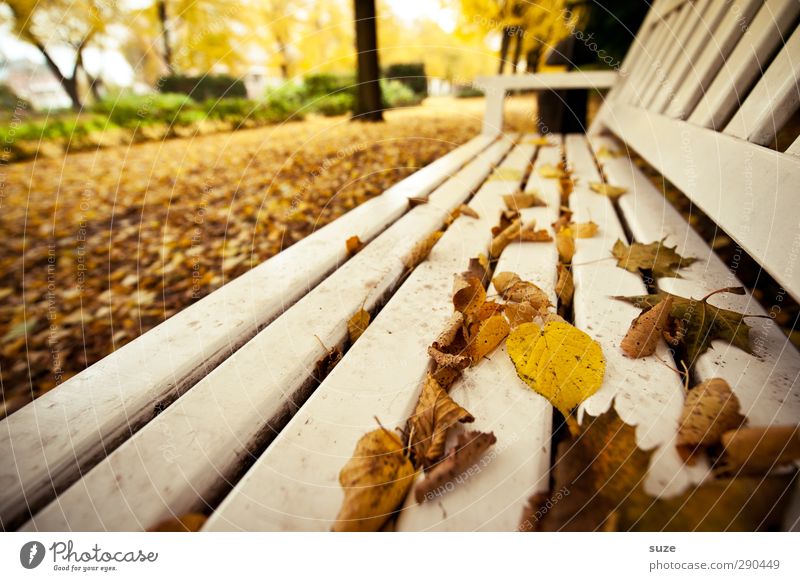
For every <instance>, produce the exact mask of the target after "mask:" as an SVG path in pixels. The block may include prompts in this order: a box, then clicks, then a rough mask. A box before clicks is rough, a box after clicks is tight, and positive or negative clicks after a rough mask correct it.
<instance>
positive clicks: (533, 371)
mask: <svg viewBox="0 0 800 581" xmlns="http://www.w3.org/2000/svg"><path fill="white" fill-rule="evenodd" d="M506 346H507V348H508V356H509V357H510V358H511V361H513V362H514V367H515V368H516V370H517V375H519V377H520V379H522V380H523V381H524V382H525V383H527V384H528V385H529V386H530V387H531V388H532V389H534V390H535V391H536V392H538V393H539V394H541V395H543V396H544V397H546V398H547V399H548V400H549V401H550V403H552V404H553V406H555V407H556V408H557V409H558V410H559V411H560V412H561V413H562V414H564V416H565V417H566V416H569V414H570V412H571V411H572V409H574V408H575V407H576V406H577V405H578V404H580V403H581V402H582V401H584V400H585V399H586V398H587V397H589V396H590V395H592V394H593V393H595V392H596V391H597V390H598V389H600V385H601V384H602V383H603V375H604V374H605V369H606V362H605V359H604V357H603V352H602V350H601V349H600V345H599V344H598V343H597V342H596V341H594V340H592V338H591V337H589V336H588V335H587V334H586V333H584V332H583V331H581V330H580V329H577V328H575V327H573V326H572V325H570V324H569V323H563V322H549V323H547V324H546V325H544V327H539V326H538V325H536V324H535V323H524V324H522V325H520V326H519V327H517V328H516V329H514V331H512V332H511V335H509V337H508V341H507V342H506Z"/></svg>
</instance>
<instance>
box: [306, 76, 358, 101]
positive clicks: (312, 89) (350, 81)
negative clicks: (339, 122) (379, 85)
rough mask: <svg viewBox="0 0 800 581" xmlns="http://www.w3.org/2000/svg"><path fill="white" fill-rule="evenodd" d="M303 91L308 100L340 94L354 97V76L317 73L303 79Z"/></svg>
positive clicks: (355, 88)
mask: <svg viewBox="0 0 800 581" xmlns="http://www.w3.org/2000/svg"><path fill="white" fill-rule="evenodd" d="M303 89H304V93H305V98H307V99H310V98H314V97H326V96H328V95H333V94H340V93H347V94H350V95H352V96H353V97H355V94H356V90H357V87H356V80H355V76H354V75H337V74H333V73H319V74H316V75H308V76H306V77H305V78H304V79H303Z"/></svg>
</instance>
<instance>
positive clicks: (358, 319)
mask: <svg viewBox="0 0 800 581" xmlns="http://www.w3.org/2000/svg"><path fill="white" fill-rule="evenodd" d="M369 321H370V315H369V312H367V311H365V310H364V309H359V310H358V312H357V313H356V314H355V315H353V316H352V317H350V320H349V321H347V333H348V335H349V336H350V343H351V344H352V343H355V342H356V341H358V338H359V337H361V335H362V334H363V333H364V331H366V330H367V327H368V326H369Z"/></svg>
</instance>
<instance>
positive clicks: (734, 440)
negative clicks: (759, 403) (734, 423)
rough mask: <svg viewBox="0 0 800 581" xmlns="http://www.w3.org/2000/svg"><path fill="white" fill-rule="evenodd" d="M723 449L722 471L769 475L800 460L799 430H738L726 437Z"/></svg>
mask: <svg viewBox="0 0 800 581" xmlns="http://www.w3.org/2000/svg"><path fill="white" fill-rule="evenodd" d="M722 445H723V446H724V450H723V453H722V462H721V467H720V471H724V472H726V473H730V474H736V475H739V474H766V473H767V472H769V471H770V470H772V469H774V468H776V467H778V466H785V465H787V464H791V463H793V462H795V461H797V460H800V428H799V427H798V426H770V427H766V428H763V427H755V428H739V429H738V430H732V431H730V432H726V433H725V434H723V435H722Z"/></svg>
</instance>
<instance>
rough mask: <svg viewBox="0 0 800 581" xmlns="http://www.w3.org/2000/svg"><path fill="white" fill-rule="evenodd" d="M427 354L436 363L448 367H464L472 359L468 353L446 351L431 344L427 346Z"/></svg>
mask: <svg viewBox="0 0 800 581" xmlns="http://www.w3.org/2000/svg"><path fill="white" fill-rule="evenodd" d="M428 355H430V356H431V358H432V359H433V360H434V361H435V362H436V365H438V366H439V367H447V368H449V369H458V370H461V369H466V368H467V367H469V366H470V364H471V363H472V359H470V356H469V355H465V354H462V353H446V352H445V351H443V350H441V349H437V348H436V347H434V346H433V345H431V346H430V347H428Z"/></svg>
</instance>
